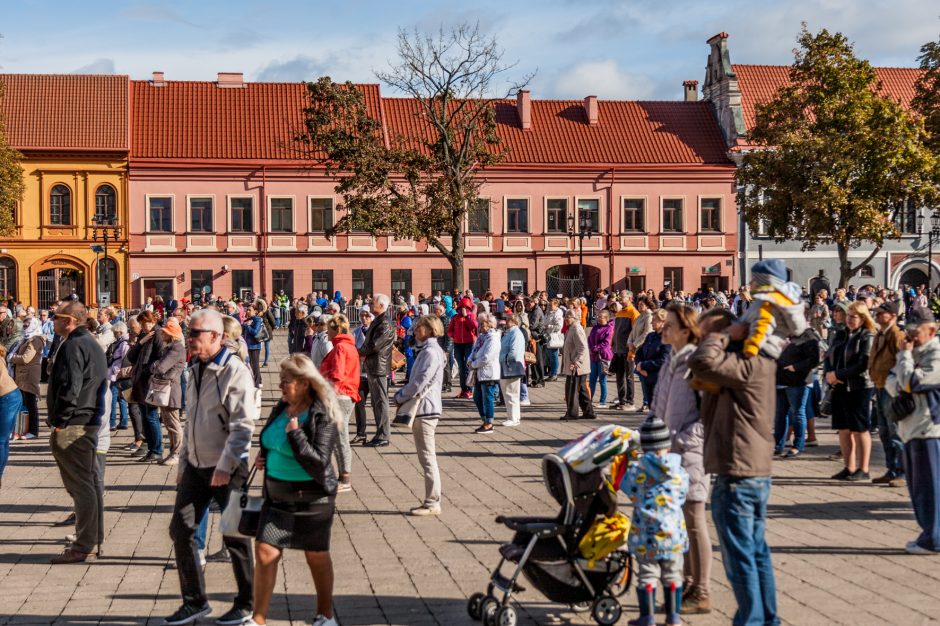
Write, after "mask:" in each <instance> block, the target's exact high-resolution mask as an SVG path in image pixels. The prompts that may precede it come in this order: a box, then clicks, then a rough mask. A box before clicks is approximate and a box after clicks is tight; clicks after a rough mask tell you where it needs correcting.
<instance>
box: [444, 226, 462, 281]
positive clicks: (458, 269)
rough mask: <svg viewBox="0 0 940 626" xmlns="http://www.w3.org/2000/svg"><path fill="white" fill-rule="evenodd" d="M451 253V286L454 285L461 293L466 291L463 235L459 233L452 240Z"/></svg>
mask: <svg viewBox="0 0 940 626" xmlns="http://www.w3.org/2000/svg"><path fill="white" fill-rule="evenodd" d="M451 252H452V255H451V257H450V258H449V259H448V260H449V261H450V271H451V284H453V286H454V289H455V290H456V291H459V292H463V290H464V282H463V233H462V232H457V233H456V234H455V235H454V236H453V237H452V238H451Z"/></svg>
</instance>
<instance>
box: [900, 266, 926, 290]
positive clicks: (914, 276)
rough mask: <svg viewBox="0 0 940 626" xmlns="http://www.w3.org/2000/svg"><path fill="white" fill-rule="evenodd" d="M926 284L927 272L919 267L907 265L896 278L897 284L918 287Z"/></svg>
mask: <svg viewBox="0 0 940 626" xmlns="http://www.w3.org/2000/svg"><path fill="white" fill-rule="evenodd" d="M926 284H927V272H925V271H924V270H922V269H920V268H919V267H909V268H907V269H906V270H904V273H902V274H901V277H900V278H899V279H898V286H901V285H908V286H911V287H920V286H921V285H926Z"/></svg>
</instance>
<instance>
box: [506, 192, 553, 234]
mask: <svg viewBox="0 0 940 626" xmlns="http://www.w3.org/2000/svg"><path fill="white" fill-rule="evenodd" d="M510 200H525V201H526V203H527V206H526V222H527V223H526V227H527V228H526V230H525V231H523V232H509V231H508V230H507V228H509V201H510ZM543 230H544V229H543ZM502 233H503V234H504V235H509V236H513V235H515V236H520V235H531V234H532V196H503V227H502Z"/></svg>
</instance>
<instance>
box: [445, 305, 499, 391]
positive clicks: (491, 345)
mask: <svg viewBox="0 0 940 626" xmlns="http://www.w3.org/2000/svg"><path fill="white" fill-rule="evenodd" d="M454 319H457V318H454ZM499 350H500V338H499V331H498V330H496V329H495V328H491V329H489V330H488V331H486V332H485V333H483V334H482V335H480V336H479V337H477V340H476V343H474V344H473V349H472V350H471V351H470V356H469V357H468V359H467V362H468V363H469V364H470V367H472V368H473V369H475V370H476V372H477V381H479V382H487V381H490V382H493V381H498V380H499V375H500V368H499Z"/></svg>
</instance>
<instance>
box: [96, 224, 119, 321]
mask: <svg viewBox="0 0 940 626" xmlns="http://www.w3.org/2000/svg"><path fill="white" fill-rule="evenodd" d="M120 236H121V227H120V226H118V225H117V220H116V219H115V218H114V216H111V215H106V214H101V213H98V214H96V215H95V218H94V219H93V220H92V239H93V240H94V241H95V242H96V243H97V241H98V240H99V239H100V240H101V241H102V242H103V243H104V247H103V250H102V251H103V252H104V258H105V259H108V258H109V257H108V242H109V241H117V240H118V239H119V238H120ZM96 247H97V246H96ZM93 249H94V248H93ZM96 252H98V251H97V250H96ZM105 277H107V274H105ZM101 286H102V285H101V263H100V262H98V264H97V271H96V272H95V291H96V294H95V295H96V296H97V297H96V300H97V302H98V305H99V306H101V294H102V293H104V291H102V289H101ZM107 293H108V296H109V299H108V305H109V306H110V304H111V301H110V294H111V289H110V286H108V290H107Z"/></svg>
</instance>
